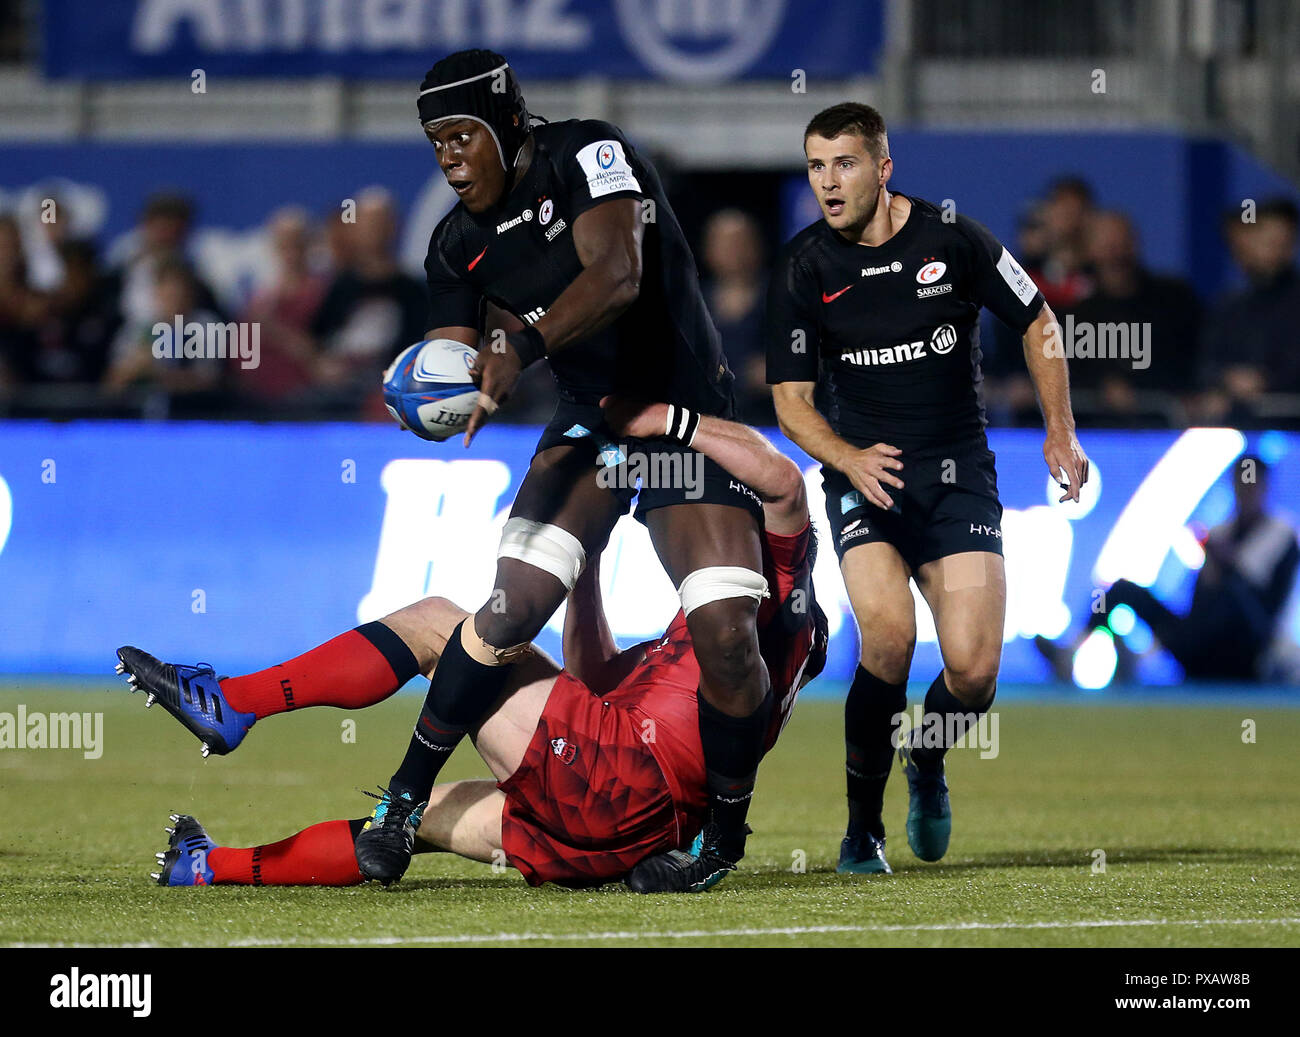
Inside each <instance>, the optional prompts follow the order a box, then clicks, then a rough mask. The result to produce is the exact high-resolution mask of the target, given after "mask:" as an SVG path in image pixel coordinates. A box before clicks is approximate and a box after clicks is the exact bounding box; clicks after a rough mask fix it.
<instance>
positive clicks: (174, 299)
mask: <svg viewBox="0 0 1300 1037" xmlns="http://www.w3.org/2000/svg"><path fill="white" fill-rule="evenodd" d="M154 270H155V272H154V291H153V307H152V310H151V312H150V313H149V315H148V317H147V318H146V319H145V320H143V321H135V322H129V323H124V325H123V328H122V331H121V332H120V333H119V335H118V337H117V340H116V342H115V343H114V345H113V356H112V360H111V364H110V366H109V369H108V373H107V374H106V375H105V376H104V383H103V384H104V389H105V390H106V391H107V392H108V393H109V394H111V395H121V394H125V393H128V392H135V393H137V394H139V395H141V396H142V397H143V407H144V413H145V416H146V417H159V418H160V417H200V416H204V417H221V416H223V414H224V413H225V412H226V411H227V410H228V408H229V405H230V398H229V395H228V394H227V393H225V392H223V383H224V379H225V374H226V368H227V365H226V362H225V361H224V360H222V359H218V358H217V357H216V356H215V355H214V353H215V345H216V344H217V343H216V340H215V339H214V337H213V334H212V329H213V327H214V326H215V325H217V324H219V323H221V322H222V318H221V316H220V315H219V314H218V313H217V312H216V311H215V310H213V309H211V308H209V307H207V306H205V305H204V304H203V301H202V292H201V286H200V282H199V279H198V277H197V276H196V275H195V273H194V270H193V268H192V267H190V266H189V264H187V263H185V262H184V261H183V260H181V259H177V258H174V257H173V258H166V259H162V260H161V261H159V262H158V264H157V265H156V267H155V268H154ZM177 320H179V321H180V323H181V325H182V327H184V326H185V325H189V324H196V325H199V326H200V327H201V328H202V329H203V338H202V343H203V346H204V352H205V355H204V356H201V357H186V356H184V355H183V352H182V351H183V349H184V348H186V347H185V344H184V341H182V342H179V343H178V342H174V341H172V339H171V338H168V339H167V340H166V341H165V342H164V343H163V346H165V347H166V348H165V349H164V350H163V351H164V352H165V353H168V354H170V355H165V356H158V355H156V353H155V345H156V344H158V343H159V342H160V338H159V335H158V334H156V333H155V330H154V327H155V324H157V323H162V324H166V325H168V326H169V327H174V325H175V322H176V321H177ZM185 338H188V333H186V336H185ZM209 346H212V347H214V348H213V349H211V350H210V349H208V347H209Z"/></svg>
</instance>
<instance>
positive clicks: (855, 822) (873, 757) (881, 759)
mask: <svg viewBox="0 0 1300 1037" xmlns="http://www.w3.org/2000/svg"><path fill="white" fill-rule="evenodd" d="M906 709H907V682H906V681H904V682H903V683H902V684H890V683H888V682H887V681H883V680H881V679H880V678H879V677H877V676H876V675H875V674H873V673H870V672H868V671H867V670H866V669H865V668H864V667H862V666H861V665H859V666H858V671H857V673H856V674H854V676H853V683H852V684H851V685H849V696H848V698H847V699H845V700H844V751H845V766H844V769H845V774H846V777H847V781H848V794H849V835H857V834H858V833H859V832H861V831H863V830H866V831H868V832H870V833H871V834H872V835H874V836H875V837H876V838H877V839H883V838H884V837H885V826H884V824H883V823H882V822H881V820H880V812H881V806H882V804H883V803H884V799H885V782H886V781H888V780H889V771H890V768H891V767H892V765H893V762H894V750H895V749H896V748H897V746H896V745H895V744H894V733H895V731H897V730H898V721H897V719H896V718H897V717H898V715H899V714H900V713H903V712H905V711H906Z"/></svg>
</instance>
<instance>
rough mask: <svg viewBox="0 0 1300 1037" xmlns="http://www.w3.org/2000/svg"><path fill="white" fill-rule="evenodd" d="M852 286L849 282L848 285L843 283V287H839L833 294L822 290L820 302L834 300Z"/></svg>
mask: <svg viewBox="0 0 1300 1037" xmlns="http://www.w3.org/2000/svg"><path fill="white" fill-rule="evenodd" d="M852 287H853V285H851V284H850V285H845V286H844V287H843V288H841V289H840V290H839V291H838V292H836V293H835V294H834V295H827V294H826V293H825V292H822V302H834V301H835V300H836V299H838V298H839V297H840V296H841V295H843V294H844V293H845V292H847V291H848V290H849V289H850V288H852Z"/></svg>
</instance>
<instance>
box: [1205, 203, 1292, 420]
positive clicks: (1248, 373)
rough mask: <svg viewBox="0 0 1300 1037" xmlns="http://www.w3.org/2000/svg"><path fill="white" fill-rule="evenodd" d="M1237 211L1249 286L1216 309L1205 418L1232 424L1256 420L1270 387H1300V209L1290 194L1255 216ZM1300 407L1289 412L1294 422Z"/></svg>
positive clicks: (1235, 241)
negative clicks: (1299, 237)
mask: <svg viewBox="0 0 1300 1037" xmlns="http://www.w3.org/2000/svg"><path fill="white" fill-rule="evenodd" d="M1241 216H1242V214H1241V212H1240V211H1239V210H1232V211H1230V212H1229V213H1228V215H1227V216H1226V217H1225V219H1224V224H1223V226H1224V233H1225V236H1226V237H1227V239H1228V246H1229V248H1230V249H1231V251H1232V257H1233V259H1234V260H1236V262H1237V265H1238V266H1240V267H1241V270H1242V272H1243V273H1244V274H1245V275H1246V281H1247V283H1246V286H1245V287H1244V288H1243V289H1241V290H1240V291H1238V292H1235V293H1233V294H1231V295H1229V296H1228V297H1227V298H1226V299H1224V301H1223V302H1222V303H1221V304H1220V305H1219V307H1218V309H1217V310H1216V311H1215V312H1214V314H1213V318H1212V320H1211V322H1210V328H1209V331H1208V349H1207V353H1208V369H1207V379H1206V380H1207V384H1208V386H1209V388H1210V392H1209V394H1208V395H1207V397H1206V399H1205V400H1204V406H1203V408H1202V411H1201V414H1200V417H1201V418H1202V419H1203V420H1220V421H1223V422H1225V423H1228V424H1243V423H1249V422H1252V421H1254V420H1257V419H1258V417H1259V413H1258V411H1259V407H1260V404H1261V403H1262V402H1263V401H1262V399H1261V398H1262V397H1263V396H1264V395H1265V394H1266V393H1300V276H1298V275H1297V273H1296V259H1295V254H1296V234H1297V224H1298V223H1300V211H1298V210H1297V207H1296V204H1295V202H1293V201H1290V200H1288V199H1274V200H1272V201H1268V202H1264V203H1262V204H1261V205H1260V206H1259V207H1258V209H1257V210H1256V213H1255V222H1254V223H1246V222H1243V221H1242V218H1241ZM1297 418H1300V409H1297V410H1296V411H1295V412H1294V413H1292V414H1291V415H1290V420H1291V421H1292V422H1294V421H1295V420H1296V419H1297Z"/></svg>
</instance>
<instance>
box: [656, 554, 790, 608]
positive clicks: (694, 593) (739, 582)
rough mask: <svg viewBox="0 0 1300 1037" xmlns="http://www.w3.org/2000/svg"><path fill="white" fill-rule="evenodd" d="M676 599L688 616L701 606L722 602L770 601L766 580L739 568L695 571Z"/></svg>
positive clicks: (723, 567) (732, 566) (684, 583)
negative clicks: (748, 599) (727, 600)
mask: <svg viewBox="0 0 1300 1037" xmlns="http://www.w3.org/2000/svg"><path fill="white" fill-rule="evenodd" d="M677 595H678V597H680V598H681V599H682V609H683V610H684V611H685V613H686V614H687V615H688V616H689V615H690V614H691V613H692V612H693V611H694V610H695V609H697V608H699V607H700V606H701V605H707V604H708V603H709V602H711V601H721V600H722V599H723V598H753V599H754V600H755V601H761V600H762V599H763V598H767V597H771V592H770V591H769V590H768V589H767V580H765V579H764V578H763V574H762V573H756V572H754V570H753V569H746V568H744V566H740V565H713V566H710V567H709V568H707V569H696V570H695V572H693V573H691V574H690V575H689V576H687V577H686V579H684V580H682V585H681V586H680V587H678V588H677Z"/></svg>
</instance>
